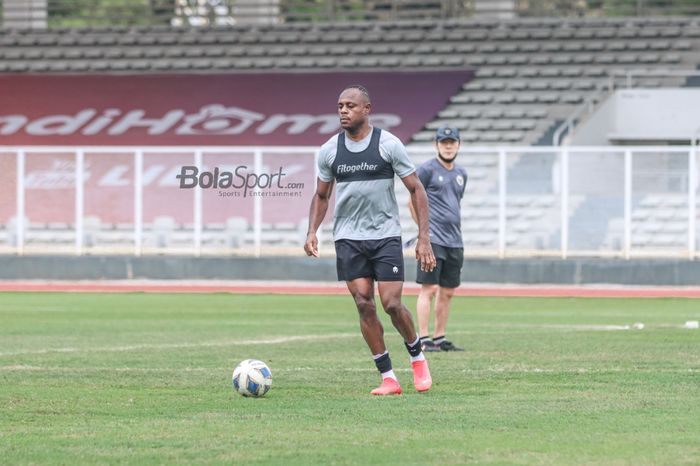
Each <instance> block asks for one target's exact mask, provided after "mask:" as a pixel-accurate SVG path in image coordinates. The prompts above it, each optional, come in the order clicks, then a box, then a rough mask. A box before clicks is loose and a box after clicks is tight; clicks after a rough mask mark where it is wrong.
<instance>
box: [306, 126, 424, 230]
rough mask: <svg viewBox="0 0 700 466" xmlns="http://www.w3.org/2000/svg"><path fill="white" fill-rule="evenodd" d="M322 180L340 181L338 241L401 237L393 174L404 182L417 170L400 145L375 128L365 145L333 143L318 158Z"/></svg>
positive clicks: (339, 139) (336, 217)
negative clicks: (403, 179)
mask: <svg viewBox="0 0 700 466" xmlns="http://www.w3.org/2000/svg"><path fill="white" fill-rule="evenodd" d="M317 164H318V172H319V173H318V177H319V178H320V179H321V180H322V181H325V182H330V181H332V180H333V179H335V180H336V184H337V190H336V195H335V213H334V216H333V237H334V239H335V240H339V239H352V240H376V239H382V238H390V237H392V236H401V224H400V223H399V207H398V204H397V203H396V196H395V194H394V174H396V175H398V176H399V177H401V178H404V177H406V176H408V175H410V174H411V173H413V172H414V171H415V170H416V169H415V167H414V165H413V163H412V162H411V160H410V159H409V158H408V154H407V153H406V148H405V147H404V145H403V144H402V143H401V141H400V140H399V139H398V138H397V137H396V136H394V135H393V134H391V133H389V132H388V131H382V130H380V129H378V128H374V129H373V130H372V131H370V133H369V135H367V137H365V138H364V139H362V140H361V141H357V142H355V141H353V140H351V139H350V138H347V137H345V133H344V132H343V133H340V134H338V135H335V136H333V137H332V138H330V139H329V140H328V141H327V142H326V143H325V144H324V145H323V146H321V150H320V152H319V155H318V160H317Z"/></svg>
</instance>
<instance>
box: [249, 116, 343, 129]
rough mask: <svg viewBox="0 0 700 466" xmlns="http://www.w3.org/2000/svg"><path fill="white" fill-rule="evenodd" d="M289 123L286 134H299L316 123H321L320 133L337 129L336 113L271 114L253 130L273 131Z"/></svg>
mask: <svg viewBox="0 0 700 466" xmlns="http://www.w3.org/2000/svg"><path fill="white" fill-rule="evenodd" d="M287 123H291V125H290V126H289V128H287V134H301V133H303V132H305V131H306V130H307V129H309V127H311V126H312V125H314V124H316V123H321V127H320V128H318V132H319V133H320V134H324V133H333V132H335V131H337V130H338V115H336V114H334V113H333V114H329V115H318V116H313V115H272V116H271V117H270V118H268V119H267V120H266V121H265V123H263V124H261V125H260V126H258V129H257V130H255V132H256V133H258V134H270V133H274V132H275V131H276V130H277V129H279V127H280V126H282V125H285V124H287Z"/></svg>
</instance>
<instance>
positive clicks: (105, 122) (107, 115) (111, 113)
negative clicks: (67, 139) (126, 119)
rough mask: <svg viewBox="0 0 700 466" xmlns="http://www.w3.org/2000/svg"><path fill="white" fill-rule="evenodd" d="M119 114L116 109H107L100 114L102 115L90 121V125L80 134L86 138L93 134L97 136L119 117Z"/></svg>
mask: <svg viewBox="0 0 700 466" xmlns="http://www.w3.org/2000/svg"><path fill="white" fill-rule="evenodd" d="M121 113H122V112H121V111H120V110H117V109H116V108H108V109H107V110H105V111H104V112H102V115H100V116H99V117H97V118H95V119H94V120H93V121H92V123H90V124H89V125H87V126H86V127H85V128H83V130H82V131H81V132H82V133H83V134H84V135H86V136H92V135H93V134H97V133H99V132H100V131H102V130H103V129H105V128H106V127H108V126H109V125H111V124H112V122H113V121H114V119H115V118H116V117H118V116H119V115H121Z"/></svg>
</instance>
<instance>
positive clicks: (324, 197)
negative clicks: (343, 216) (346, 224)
mask: <svg viewBox="0 0 700 466" xmlns="http://www.w3.org/2000/svg"><path fill="white" fill-rule="evenodd" d="M332 192H333V180H331V181H323V180H321V178H318V182H317V185H316V192H315V193H314V197H313V199H311V208H310V209H309V230H308V231H307V233H306V243H304V251H305V252H306V255H307V256H314V257H318V238H317V237H316V232H317V231H318V227H320V226H321V222H323V218H324V217H325V216H326V211H328V201H329V200H330V198H331V194H332Z"/></svg>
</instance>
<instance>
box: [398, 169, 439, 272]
mask: <svg viewBox="0 0 700 466" xmlns="http://www.w3.org/2000/svg"><path fill="white" fill-rule="evenodd" d="M401 181H402V182H403V184H404V186H406V189H408V192H409V193H410V194H411V205H412V206H413V211H414V212H415V213H416V217H417V223H418V242H417V243H416V259H417V260H418V261H419V263H420V268H421V270H423V271H425V272H431V271H432V270H433V269H434V268H435V265H436V260H435V256H434V255H433V248H432V246H431V245H430V233H429V229H430V227H429V225H428V195H427V194H426V193H425V188H424V187H423V183H421V181H420V179H419V178H418V175H416V173H415V172H413V173H411V174H410V175H407V176H405V177H403V178H401Z"/></svg>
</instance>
